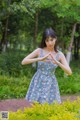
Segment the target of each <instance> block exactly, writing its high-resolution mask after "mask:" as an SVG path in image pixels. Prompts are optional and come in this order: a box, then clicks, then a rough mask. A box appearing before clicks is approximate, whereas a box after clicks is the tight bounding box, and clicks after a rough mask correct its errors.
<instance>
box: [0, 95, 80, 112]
mask: <svg viewBox="0 0 80 120" xmlns="http://www.w3.org/2000/svg"><path fill="white" fill-rule="evenodd" d="M77 97H80V96H76V95H75V96H74V95H71V96H61V100H62V102H63V101H66V100H67V99H69V100H70V101H74V100H76V99H77ZM24 107H31V103H30V102H28V101H26V100H25V99H8V100H1V101H0V111H17V110H18V109H21V110H23V109H24Z"/></svg>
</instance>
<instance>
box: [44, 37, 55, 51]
mask: <svg viewBox="0 0 80 120" xmlns="http://www.w3.org/2000/svg"><path fill="white" fill-rule="evenodd" d="M45 43H46V46H47V48H49V49H53V48H54V45H55V43H56V38H52V37H48V38H47V39H46V40H45Z"/></svg>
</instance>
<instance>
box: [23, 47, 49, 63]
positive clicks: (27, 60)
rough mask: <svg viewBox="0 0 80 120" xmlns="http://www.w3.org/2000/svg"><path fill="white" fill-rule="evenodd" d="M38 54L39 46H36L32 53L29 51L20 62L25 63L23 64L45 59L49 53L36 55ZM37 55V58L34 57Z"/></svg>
mask: <svg viewBox="0 0 80 120" xmlns="http://www.w3.org/2000/svg"><path fill="white" fill-rule="evenodd" d="M39 54H40V48H37V49H36V50H34V51H33V52H32V53H30V54H29V55H28V56H26V57H25V58H24V59H23V60H22V62H21V64H22V65H25V64H30V63H34V62H37V61H45V59H46V58H47V57H48V56H49V54H50V53H49V54H47V55H45V56H44V57H38V56H39ZM35 57H37V58H35Z"/></svg>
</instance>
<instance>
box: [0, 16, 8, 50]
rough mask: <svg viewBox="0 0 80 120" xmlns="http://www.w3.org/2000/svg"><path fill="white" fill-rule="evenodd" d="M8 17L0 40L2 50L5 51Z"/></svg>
mask: <svg viewBox="0 0 80 120" xmlns="http://www.w3.org/2000/svg"><path fill="white" fill-rule="evenodd" d="M7 30H8V18H7V19H6V20H5V25H4V31H3V35H2V39H1V42H0V51H3V52H5V51H6V48H7V32H8V31H7Z"/></svg>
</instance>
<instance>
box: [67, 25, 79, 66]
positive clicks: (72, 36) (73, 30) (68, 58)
mask: <svg viewBox="0 0 80 120" xmlns="http://www.w3.org/2000/svg"><path fill="white" fill-rule="evenodd" d="M76 25H77V23H75V24H74V25H73V29H72V34H71V40H70V45H69V47H68V52H67V54H66V59H67V62H68V64H70V60H71V50H72V45H73V41H74V34H75V31H76Z"/></svg>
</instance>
